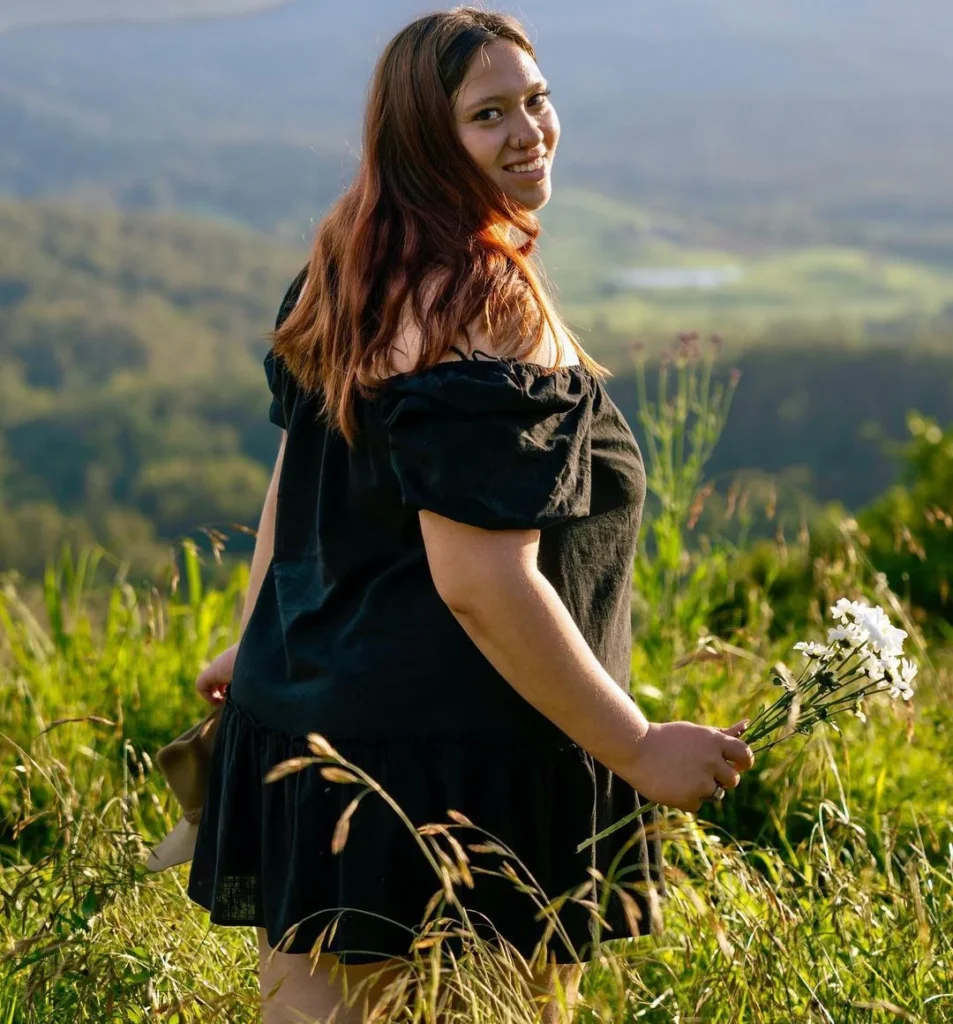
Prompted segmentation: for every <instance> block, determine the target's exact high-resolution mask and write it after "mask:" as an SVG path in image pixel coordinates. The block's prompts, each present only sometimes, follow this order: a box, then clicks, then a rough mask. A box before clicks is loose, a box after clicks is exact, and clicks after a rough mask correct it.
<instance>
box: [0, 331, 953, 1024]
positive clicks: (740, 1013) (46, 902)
mask: <svg viewBox="0 0 953 1024" xmlns="http://www.w3.org/2000/svg"><path fill="white" fill-rule="evenodd" d="M705 362H706V361H705V360H698V359H694V358H692V357H691V353H690V352H689V351H687V350H686V351H683V352H682V353H681V354H679V355H678V356H677V357H676V359H675V361H674V362H673V363H672V364H671V365H670V367H669V368H668V370H667V371H666V372H668V373H670V374H671V375H672V377H673V378H674V383H675V395H674V397H672V396H669V395H664V393H663V395H664V397H662V398H660V399H659V403H658V404H654V405H653V404H652V403H650V401H649V399H648V396H647V395H646V396H645V398H644V402H643V411H644V415H645V417H646V419H645V420H644V421H643V427H644V429H645V430H646V431H647V432H648V431H652V430H654V431H655V435H654V437H655V444H654V445H653V444H646V445H645V449H646V457H647V458H646V461H647V471H648V476H649V481H650V486H651V487H652V489H653V494H654V496H655V499H656V505H657V508H658V509H659V510H660V511H659V512H658V513H657V514H655V517H654V518H652V519H649V520H648V521H647V524H646V529H647V537H648V538H651V539H652V543H651V544H650V545H648V550H647V551H646V553H645V555H644V557H643V558H642V559H641V560H640V564H639V567H638V570H637V576H636V581H635V583H636V591H637V596H638V602H637V605H638V608H639V609H640V611H639V613H637V615H636V640H637V642H636V644H635V654H634V658H633V693H634V695H635V696H636V697H637V698H638V699H639V700H640V702H641V703H643V705H644V706H645V707H646V709H647V711H649V713H650V714H651V715H654V716H655V717H659V718H662V717H665V718H672V717H684V718H690V719H694V720H699V721H708V722H711V723H712V724H728V723H729V722H730V721H734V720H736V719H737V718H739V717H741V716H742V715H743V714H750V713H751V712H752V711H753V710H754V708H755V707H756V706H757V703H758V702H759V701H760V700H762V699H764V698H765V695H766V690H765V686H766V685H767V684H766V682H765V680H766V679H767V678H768V675H769V673H768V672H766V671H765V669H766V667H767V666H770V665H772V664H773V663H774V662H775V661H777V660H778V659H780V658H784V657H788V656H789V651H790V646H791V644H792V643H793V642H794V641H795V640H797V639H803V638H805V636H806V635H808V634H809V633H810V632H811V631H812V630H813V629H815V628H816V627H817V626H818V623H819V621H820V611H821V610H822V608H823V606H824V604H825V603H827V602H828V601H829V600H831V599H832V598H833V597H836V596H841V595H844V594H847V595H861V594H865V595H868V596H871V597H874V598H876V599H877V600H878V603H884V602H886V603H891V602H895V599H894V598H893V595H892V594H890V593H889V591H886V590H885V589H884V584H883V581H882V579H879V578H878V577H877V575H876V572H875V570H874V569H873V567H870V566H868V565H866V564H865V562H864V558H863V552H862V551H861V550H858V548H857V545H856V544H855V538H854V534H853V532H852V529H851V527H850V524H843V523H841V524H835V528H834V533H835V534H836V535H837V536H838V537H839V538H840V540H839V542H838V544H837V545H835V546H834V547H833V548H831V549H830V552H829V554H828V555H827V556H826V557H825V558H823V559H818V558H816V557H815V554H816V553H814V552H813V549H812V548H811V544H810V538H809V537H807V536H804V535H802V536H800V537H799V538H792V539H791V540H790V541H789V542H786V544H785V545H784V548H783V549H782V547H781V546H780V545H778V544H775V545H773V547H771V546H770V545H769V547H771V551H772V553H771V555H770V558H772V559H775V560H776V564H773V565H768V566H767V571H766V572H764V573H763V574H761V575H760V576H758V577H754V576H751V575H750V567H751V561H750V551H748V550H746V548H745V547H744V546H742V545H739V544H738V542H737V537H736V538H735V541H734V542H732V543H731V544H728V543H727V542H725V541H724V540H723V539H720V538H719V537H718V536H717V535H715V534H710V535H708V536H705V537H702V538H699V536H698V535H697V533H696V532H695V528H696V525H697V524H698V521H699V513H700V510H699V503H700V502H703V501H704V499H705V498H711V499H712V500H714V496H712V495H711V494H708V493H707V491H706V484H705V481H704V475H703V470H704V463H705V457H706V452H710V448H711V446H712V445H713V444H714V441H715V440H717V433H718V430H719V429H720V424H721V423H723V419H724V416H725V415H726V414H727V402H728V399H729V397H730V396H729V394H727V393H725V392H722V394H721V396H720V397H719V396H718V395H717V394H715V393H713V392H712V391H711V386H710V381H711V376H710V367H707V368H706V365H705ZM693 417H694V418H695V419H694V421H693ZM693 422H696V423H697V422H700V423H701V424H702V426H701V427H693V426H692V423H693ZM693 430H694V431H697V432H695V433H693ZM759 558H760V559H761V560H762V561H763V560H764V559H765V558H768V556H766V555H765V554H764V553H763V552H762V553H761V555H760V556H759ZM782 560H784V561H783V564H784V565H786V566H787V567H788V568H790V566H791V565H796V564H799V563H803V565H804V566H805V572H806V573H807V575H808V577H809V579H810V581H811V586H812V601H811V602H809V603H808V605H806V606H805V607H804V608H803V609H802V610H801V612H800V614H799V613H798V611H797V608H798V606H797V604H796V603H793V602H791V601H788V602H787V603H786V604H785V605H784V607H785V609H786V610H785V614H784V616H782V617H780V620H779V616H778V615H777V614H776V613H775V607H776V605H777V603H778V601H779V600H780V595H779V594H778V593H776V592H775V590H774V589H773V587H774V585H775V583H776V581H777V580H778V579H779V577H780V575H781V574H780V570H779V567H780V566H781V565H782ZM179 566H180V572H179V573H178V574H176V576H173V577H170V584H169V586H168V587H167V588H166V589H165V591H164V592H160V591H158V590H154V589H148V588H142V587H136V586H133V585H132V584H131V583H130V582H129V581H128V580H127V579H125V578H124V577H123V574H122V572H121V571H119V572H118V573H113V576H112V578H111V579H110V580H109V582H108V584H104V583H103V576H104V563H102V562H101V555H100V554H99V553H96V552H86V553H83V554H81V555H80V556H78V557H77V558H75V559H74V558H72V557H70V556H69V555H68V554H64V555H63V556H61V557H60V558H59V559H58V560H56V561H55V562H54V563H53V564H52V565H51V567H50V569H49V571H48V573H47V575H46V578H45V580H44V581H43V587H42V594H41V600H39V601H34V602H30V601H28V600H27V599H26V598H25V597H24V593H23V591H22V589H18V587H17V586H15V585H14V582H13V581H12V580H7V581H5V582H4V584H3V586H2V588H0V644H2V647H0V743H2V767H3V774H2V781H0V807H2V810H3V825H2V830H3V831H2V861H0V865H2V866H0V874H2V877H0V899H2V910H3V913H2V915H0V949H2V954H0V978H2V983H0V1024H28V1022H29V1024H40V1022H44V1024H45V1022H49V1024H53V1022H56V1024H60V1022H64V1021H71V1022H76V1024H87V1022H97V1024H99V1022H107V1021H134V1022H139V1021H141V1022H146V1021H150V1022H151V1021H160V1020H161V1021H170V1022H176V1024H178V1022H185V1021H229V1022H236V1024H243V1022H251V1021H254V1020H256V1019H257V1002H258V994H257V975H256V968H257V950H256V949H255V948H254V946H253V933H252V932H251V930H250V929H247V930H246V929H219V928H211V929H210V928H209V927H208V924H207V919H206V916H205V914H204V912H203V911H201V910H199V909H198V908H197V907H195V906H194V905H193V904H191V903H190V902H189V901H188V899H187V898H186V896H185V891H184V887H185V881H186V879H187V868H186V867H182V868H177V869H173V870H171V871H167V872H164V873H163V874H161V875H158V876H156V875H151V874H148V873H147V872H145V870H144V869H143V867H142V863H141V861H142V858H143V857H144V855H145V845H146V844H147V843H150V842H152V841H154V840H155V839H157V838H158V837H159V836H160V835H161V834H163V833H164V831H165V830H167V829H168V828H169V827H171V825H172V824H174V822H175V820H176V819H177V817H178V814H177V807H176V805H175V804H174V802H173V801H172V799H171V797H170V796H169V795H168V793H167V792H166V791H165V789H164V787H163V785H162V780H161V777H160V776H159V775H158V773H157V772H156V771H155V769H154V768H153V765H152V761H151V758H150V755H151V754H154V752H155V751H156V749H158V747H159V746H161V745H162V744H163V743H165V742H167V741H168V740H169V739H170V738H171V737H173V736H174V735H176V734H177V733H178V732H180V731H182V729H184V728H185V727H186V726H187V725H189V724H191V723H192V722H193V721H194V720H195V719H196V718H198V717H199V716H200V715H201V714H202V713H203V709H202V707H201V706H200V704H199V701H198V699H197V698H196V697H195V695H194V691H193V680H194V677H195V674H196V673H197V671H198V670H199V668H200V666H201V665H202V664H203V663H204V662H205V661H206V660H207V659H208V658H209V657H210V656H211V655H213V654H214V653H215V652H216V651H217V650H219V649H221V648H222V647H223V646H225V645H226V644H227V643H229V642H231V640H232V638H233V636H234V631H235V628H236V619H237V610H238V607H239V602H240V599H241V594H242V591H243V589H244V586H245V583H246V571H245V570H244V568H242V569H240V570H239V571H238V572H236V574H235V575H234V577H233V578H232V579H231V580H230V582H229V583H228V584H227V585H226V586H225V587H224V588H222V589H207V588H206V587H205V586H204V585H203V573H202V565H201V562H200V558H199V554H198V552H197V550H196V549H195V548H194V547H191V546H187V547H186V548H185V549H184V550H183V551H182V552H181V557H180V559H179ZM653 608H654V610H655V614H654V615H651V614H648V612H650V611H651V610H652V609H653ZM726 608H729V609H730V610H731V611H730V615H728V616H727V617H726V616H725V609H726ZM792 609H793V610H792ZM892 613H893V614H901V615H903V614H905V609H904V608H903V606H902V605H901V604H899V603H895V606H894V607H893V612H892ZM716 620H717V621H719V622H721V623H722V628H719V629H718V630H717V633H718V635H715V632H714V631H713V623H714V622H715V621H716ZM909 625H910V628H911V630H912V631H913V632H914V634H915V638H916V639H919V638H920V634H919V632H918V631H917V627H915V626H914V625H913V624H912V623H909ZM924 655H927V657H926V658H925V664H926V667H925V669H924V671H923V674H922V679H921V683H920V691H919V693H918V696H917V698H916V701H915V704H914V707H913V708H912V709H908V710H904V709H895V708H893V707H882V708H880V709H878V710H876V711H875V712H873V713H872V714H871V715H870V718H869V720H868V721H867V722H866V723H861V722H855V723H852V724H851V725H850V726H849V727H848V728H846V729H845V730H844V732H843V733H842V734H841V735H833V734H829V733H825V734H819V735H817V736H815V737H813V738H811V739H810V740H808V741H806V742H800V741H798V742H797V743H794V744H791V745H788V746H786V747H781V748H778V749H776V750H774V751H772V752H771V753H770V754H769V755H767V756H765V757H763V758H762V759H761V760H760V761H759V763H758V765H757V767H756V769H755V771H754V772H752V773H749V775H748V776H746V778H745V780H744V782H743V783H742V786H741V788H740V789H739V790H737V791H736V792H735V793H733V794H730V795H729V797H728V798H727V799H726V800H725V802H724V804H723V805H722V807H721V808H720V809H719V808H714V807H706V811H705V814H704V816H699V817H696V816H692V815H683V814H680V813H676V812H670V813H669V814H668V815H667V816H666V819H665V826H666V833H667V839H666V853H667V860H668V866H667V883H668V889H669V892H670V897H669V899H668V900H667V902H666V904H665V907H664V916H665V924H666V928H665V931H664V932H663V933H662V934H660V935H656V936H653V937H648V938H642V939H638V940H635V939H632V938H631V937H628V936H624V935H611V934H608V933H603V939H604V941H603V942H602V943H601V946H600V948H599V950H598V953H597V955H596V957H595V959H593V960H592V961H591V962H590V963H589V964H588V965H587V967H586V971H585V975H584V979H583V987H582V993H581V1001H580V1005H579V1007H578V1009H577V1012H576V1016H575V1019H576V1020H577V1021H578V1022H579V1024H596V1022H610V1021H611V1022H620V1024H621V1022H631V1021H647V1022H663V1021H664V1022H675V1021H677V1022H688V1021H710V1022H715V1024H720V1022H725V1024H728V1022H731V1024H734V1022H738V1021H752V1022H772V1024H774V1022H777V1024H782V1022H783V1024H788V1022H791V1021H818V1022H827V1024H841V1022H858V1024H865V1022H871V1024H873V1022H880V1021H884V1022H886V1021H897V1020H903V1021H924V1022H927V1021H929V1022H934V1021H936V1022H939V1021H947V1020H953V804H951V797H950V788H949V778H950V775H949V770H950V749H951V739H950V737H951V735H953V711H951V697H953V651H951V650H931V651H929V652H926V651H923V650H921V660H924V657H923V656H924ZM317 755H320V757H319V760H321V761H322V762H323V763H324V765H325V766H327V764H329V763H334V762H336V758H335V757H334V756H333V752H329V751H328V750H326V749H324V748H321V747H319V748H318V751H317ZM317 755H316V756H317ZM334 767H335V768H336V770H337V772H339V773H349V777H350V779H354V778H357V779H358V784H359V785H361V786H364V787H369V788H370V789H371V790H373V787H374V785H375V782H374V780H372V779H369V778H366V777H364V776H363V775H362V773H361V766H359V765H354V766H348V765H347V764H346V763H345V764H340V763H335V764H334ZM301 770H305V771H317V770H321V767H320V765H317V764H316V765H311V766H304V767H301ZM331 777H332V779H334V778H335V776H334V775H333V773H332V776H331ZM336 781H338V782H340V784H342V785H345V784H346V785H355V783H354V782H353V781H346V780H345V775H343V774H339V775H337V776H336ZM374 796H375V798H382V796H383V795H382V794H378V793H376V792H375V793H374ZM356 813H357V814H360V808H358V809H357V811H356ZM394 813H400V812H399V808H396V807H395V808H394ZM479 824H480V823H479V822H476V823H475V825H477V826H479ZM407 825H408V827H411V826H410V825H409V823H407ZM339 838H340V839H341V841H346V837H342V836H339ZM417 838H418V841H419V843H420V844H421V856H426V857H428V858H430V862H431V866H432V867H433V869H434V891H435V893H436V894H438V895H440V896H442V898H443V904H440V903H439V902H436V901H435V903H434V905H433V908H432V909H433V915H432V918H431V922H430V929H429V932H428V933H427V934H426V935H425V936H423V937H422V941H421V942H420V943H419V944H418V948H417V950H416V951H415V953H414V956H413V958H412V962H411V963H410V964H409V965H408V971H407V972H406V973H405V975H404V976H403V977H402V978H401V979H400V980H399V981H398V982H395V985H394V987H393V989H392V991H391V993H390V1000H389V1002H390V1005H389V1006H388V1007H387V1008H386V1009H385V1008H384V1007H381V1008H380V1010H379V1016H378V1018H377V1019H379V1020H393V1021H408V1022H410V1021H420V1022H426V1024H436V1021H438V1020H443V1021H446V1022H448V1024H449V1022H452V1024H463V1022H468V1024H471V1022H486V1024H490V1022H493V1024H523V1022H526V1024H529V1022H530V1021H533V1020H534V1019H535V1015H536V1014H537V1012H538V1007H534V1004H533V1001H532V999H531V996H530V992H529V989H528V988H527V986H526V983H525V966H524V965H523V964H522V963H521V962H520V959H519V957H518V956H516V955H514V954H513V953H512V952H510V953H507V951H506V950H505V949H502V950H500V949H498V948H496V947H488V946H486V944H485V943H483V942H481V941H480V940H478V939H477V938H476V937H475V936H469V937H465V939H464V955H463V956H462V957H460V958H456V959H454V958H453V957H451V956H449V955H448V954H447V951H446V950H445V948H444V943H443V942H442V941H441V935H442V934H444V933H446V931H447V930H448V929H449V928H450V927H453V926H452V925H450V924H449V923H448V919H444V920H440V918H441V916H442V913H443V909H444V906H449V905H450V904H452V903H453V900H454V899H455V896H456V894H457V893H458V892H461V891H462V890H463V889H464V888H466V886H467V884H468V882H467V876H468V875H469V876H470V877H471V880H475V884H477V885H479V865H480V853H479V845H480V843H481V842H482V843H483V844H486V843H487V841H488V840H487V838H486V837H485V836H483V837H479V836H476V835H474V834H473V833H472V831H471V830H470V829H468V828H467V826H466V823H465V822H462V821H460V820H451V819H448V820H447V821H445V822H435V823H434V827H433V828H431V829H424V830H421V831H420V832H418V833H417ZM474 844H475V845H476V846H477V849H476V850H474V849H472V848H471V847H472V846H473V845H474ZM513 869H514V871H515V872H516V874H517V876H518V877H520V876H519V872H520V866H519V865H518V863H516V862H515V861H514V864H513ZM474 876H475V878H474ZM591 881H592V883H593V888H592V891H591V892H589V893H583V892H577V893H575V894H556V893H548V894H537V898H538V899H539V900H540V903H541V905H542V906H545V905H546V903H547V901H548V900H555V901H556V904H557V905H558V902H559V899H560V897H566V896H575V898H586V897H590V898H594V897H596V896H598V895H599V893H600V887H602V889H603V891H604V886H605V885H606V884H609V883H611V882H612V880H611V879H608V880H602V879H592V880H591ZM564 1016H565V1015H564Z"/></svg>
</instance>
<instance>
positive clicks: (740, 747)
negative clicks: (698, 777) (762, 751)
mask: <svg viewBox="0 0 953 1024" xmlns="http://www.w3.org/2000/svg"><path fill="white" fill-rule="evenodd" d="M721 753H722V756H723V757H724V758H725V760H726V761H731V763H732V764H733V765H734V766H735V767H736V768H740V769H741V770H742V771H747V770H748V769H749V768H751V767H753V765H754V751H752V749H751V747H749V746H748V744H747V743H745V741H744V740H739V739H736V738H735V737H734V736H726V737H725V738H724V739H723V740H722V741H721Z"/></svg>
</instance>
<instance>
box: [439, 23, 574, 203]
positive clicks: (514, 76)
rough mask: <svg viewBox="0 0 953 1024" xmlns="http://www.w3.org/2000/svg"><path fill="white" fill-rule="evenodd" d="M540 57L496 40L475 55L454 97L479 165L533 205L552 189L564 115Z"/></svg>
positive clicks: (464, 138)
mask: <svg viewBox="0 0 953 1024" xmlns="http://www.w3.org/2000/svg"><path fill="white" fill-rule="evenodd" d="M548 93H549V90H548V87H547V85H546V82H545V80H544V79H543V76H542V75H541V74H540V71H539V68H538V67H537V66H536V61H534V60H533V58H532V57H531V56H530V55H529V54H528V53H526V52H525V51H524V50H522V49H520V47H518V46H517V45H516V44H515V43H510V42H504V41H496V42H493V43H491V44H490V45H489V46H486V47H483V48H482V49H481V50H480V51H479V52H478V53H477V55H476V57H474V59H473V61H472V62H471V64H470V67H469V69H468V71H467V75H466V78H465V79H464V80H463V84H462V85H461V86H460V89H459V90H458V92H457V94H456V96H455V97H454V102H453V111H454V117H455V118H456V123H457V134H458V135H459V138H460V141H461V142H462V143H463V145H464V148H465V149H466V150H467V152H468V153H469V154H470V156H471V157H472V158H473V160H474V161H475V162H476V164H477V166H478V167H479V168H480V169H481V170H482V171H483V173H484V174H486V175H487V176H488V177H489V178H491V179H492V180H493V181H494V182H496V184H497V185H499V186H500V188H501V189H502V190H503V192H504V193H505V194H506V196H507V197H508V198H509V199H511V200H512V201H513V202H515V203H518V204H519V205H521V206H523V207H524V208H525V209H527V210H538V209H539V208H540V207H541V206H544V205H545V204H546V203H547V202H548V201H549V197H550V194H551V193H552V181H551V179H550V172H551V170H552V165H553V157H554V156H555V154H556V145H557V144H558V142H559V118H558V117H557V116H556V111H555V109H554V108H553V105H552V104H551V103H550V102H549V95H548Z"/></svg>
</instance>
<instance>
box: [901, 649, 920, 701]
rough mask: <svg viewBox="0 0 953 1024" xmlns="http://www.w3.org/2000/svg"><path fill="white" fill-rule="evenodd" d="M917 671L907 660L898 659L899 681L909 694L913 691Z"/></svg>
mask: <svg viewBox="0 0 953 1024" xmlns="http://www.w3.org/2000/svg"><path fill="white" fill-rule="evenodd" d="M919 671H920V670H919V668H918V667H917V666H916V665H914V663H913V662H912V661H910V660H909V659H907V658H901V659H900V680H901V682H902V683H903V685H904V686H905V687H906V688H907V689H908V690H910V691H911V692H912V691H913V680H914V679H916V677H917V672H919ZM904 699H906V698H904Z"/></svg>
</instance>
